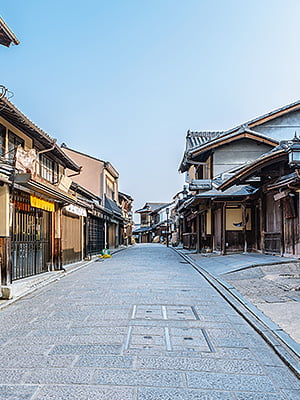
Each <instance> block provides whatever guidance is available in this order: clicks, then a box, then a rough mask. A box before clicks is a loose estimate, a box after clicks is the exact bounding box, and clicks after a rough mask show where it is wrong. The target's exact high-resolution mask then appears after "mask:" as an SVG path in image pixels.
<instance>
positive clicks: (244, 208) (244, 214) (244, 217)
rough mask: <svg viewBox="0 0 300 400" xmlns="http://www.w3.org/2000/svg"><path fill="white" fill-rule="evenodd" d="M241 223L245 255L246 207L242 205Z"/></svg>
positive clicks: (246, 248)
mask: <svg viewBox="0 0 300 400" xmlns="http://www.w3.org/2000/svg"><path fill="white" fill-rule="evenodd" d="M242 221H243V235H244V253H247V250H248V244H247V215H246V205H245V203H242Z"/></svg>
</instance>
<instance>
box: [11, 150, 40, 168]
mask: <svg viewBox="0 0 300 400" xmlns="http://www.w3.org/2000/svg"><path fill="white" fill-rule="evenodd" d="M15 158H16V170H17V171H18V172H19V173H30V174H35V172H36V163H37V155H36V150H35V149H30V150H24V149H23V148H22V147H21V146H20V145H19V146H18V147H17V150H16V155H15Z"/></svg>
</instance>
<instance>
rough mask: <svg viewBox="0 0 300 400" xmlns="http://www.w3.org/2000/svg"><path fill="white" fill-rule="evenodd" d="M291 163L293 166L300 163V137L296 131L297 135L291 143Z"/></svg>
mask: <svg viewBox="0 0 300 400" xmlns="http://www.w3.org/2000/svg"><path fill="white" fill-rule="evenodd" d="M289 165H290V166H292V167H294V166H296V167H297V166H299V165H300V138H298V137H297V134H296V132H295V137H294V138H293V140H292V142H291V144H290V149H289Z"/></svg>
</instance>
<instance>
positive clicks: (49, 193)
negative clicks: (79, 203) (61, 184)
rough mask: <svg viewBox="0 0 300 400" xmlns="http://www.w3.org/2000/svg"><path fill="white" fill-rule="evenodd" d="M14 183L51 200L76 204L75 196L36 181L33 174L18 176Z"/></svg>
mask: <svg viewBox="0 0 300 400" xmlns="http://www.w3.org/2000/svg"><path fill="white" fill-rule="evenodd" d="M10 180H11V179H10ZM14 182H15V183H17V184H19V185H21V186H24V187H25V188H27V189H30V190H31V191H33V192H34V193H39V194H42V195H43V196H46V197H48V198H49V199H51V200H55V201H59V202H63V203H68V204H74V203H76V197H75V196H73V195H71V194H68V193H65V192H63V191H60V190H59V189H57V188H56V187H55V186H54V185H51V184H50V183H46V182H40V181H38V180H36V179H35V178H33V176H32V175H31V174H17V175H15V179H14Z"/></svg>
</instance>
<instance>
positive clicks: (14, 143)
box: [8, 131, 24, 160]
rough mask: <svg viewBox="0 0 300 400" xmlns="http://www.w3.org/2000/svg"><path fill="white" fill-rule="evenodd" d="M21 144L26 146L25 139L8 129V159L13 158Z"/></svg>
mask: <svg viewBox="0 0 300 400" xmlns="http://www.w3.org/2000/svg"><path fill="white" fill-rule="evenodd" d="M19 145H21V146H22V147H24V140H23V139H21V138H20V137H19V136H17V135H15V134H14V133H12V132H10V131H8V159H9V160H13V159H14V156H15V151H16V148H17V147H18V146H19Z"/></svg>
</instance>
